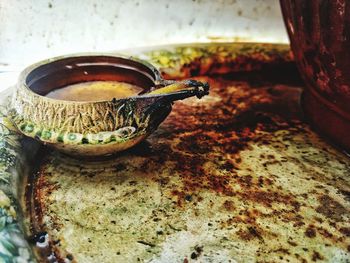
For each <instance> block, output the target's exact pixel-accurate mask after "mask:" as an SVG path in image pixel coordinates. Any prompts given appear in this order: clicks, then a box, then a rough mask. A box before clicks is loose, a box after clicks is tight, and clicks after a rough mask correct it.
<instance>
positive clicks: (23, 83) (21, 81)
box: [16, 52, 164, 105]
mask: <svg viewBox="0 0 350 263" xmlns="http://www.w3.org/2000/svg"><path fill="white" fill-rule="evenodd" d="M82 57H86V58H89V57H111V58H117V59H118V58H120V59H122V60H126V61H131V62H134V63H137V64H139V65H141V66H145V67H146V68H148V69H149V70H150V71H151V72H152V73H153V74H154V79H153V80H152V81H153V83H154V87H156V86H159V85H161V84H162V82H163V81H164V79H163V78H162V76H161V73H160V71H159V70H158V69H157V68H156V67H155V66H153V65H152V64H151V63H149V62H147V61H145V60H142V59H139V58H136V57H134V56H128V55H123V54H119V53H115V52H113V53H112V52H79V53H71V54H66V55H62V56H56V57H52V58H47V59H44V60H41V61H38V62H36V63H33V64H31V65H29V66H27V67H26V68H24V69H23V70H22V71H21V72H20V74H19V76H18V79H17V83H16V88H17V89H22V88H24V89H25V90H26V92H29V93H31V95H32V96H34V97H38V98H40V99H41V100H47V101H48V102H56V103H64V104H79V105H83V104H95V103H97V104H99V103H106V102H109V101H110V100H99V101H98V100H96V101H70V100H59V99H54V98H49V97H46V96H44V95H40V94H38V93H36V92H35V91H33V90H32V89H31V88H30V87H29V85H28V83H27V77H28V76H29V75H30V74H31V73H32V72H33V71H34V70H36V69H38V68H40V67H42V66H45V65H49V64H51V63H54V62H58V61H61V60H65V59H71V58H82ZM125 65H126V64H125ZM125 68H128V69H130V70H133V71H136V70H135V69H134V68H131V67H130V66H128V65H126V67H125ZM151 77H152V78H153V76H151ZM135 97H137V96H130V98H135ZM117 100H118V99H117Z"/></svg>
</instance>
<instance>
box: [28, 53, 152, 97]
mask: <svg viewBox="0 0 350 263" xmlns="http://www.w3.org/2000/svg"><path fill="white" fill-rule="evenodd" d="M157 78H158V76H157V73H156V71H155V70H153V69H152V68H151V67H150V66H146V65H145V64H143V63H140V62H137V61H134V60H130V59H126V58H121V57H113V56H89V55H88V56H79V57H67V58H62V59H58V60H55V61H52V62H49V63H46V64H42V65H39V66H36V67H34V68H33V69H30V70H29V72H28V73H27V74H26V76H24V80H23V81H24V84H25V86H27V87H28V88H29V89H31V90H32V91H33V92H35V93H36V94H38V95H41V96H45V95H47V94H48V93H49V92H51V91H53V90H57V89H60V88H63V87H65V86H68V85H72V84H77V83H83V82H90V81H118V82H125V83H129V84H132V85H135V86H138V87H140V88H142V90H143V91H142V92H141V93H143V92H146V91H147V90H149V89H150V88H151V87H154V85H155V81H156V80H157Z"/></svg>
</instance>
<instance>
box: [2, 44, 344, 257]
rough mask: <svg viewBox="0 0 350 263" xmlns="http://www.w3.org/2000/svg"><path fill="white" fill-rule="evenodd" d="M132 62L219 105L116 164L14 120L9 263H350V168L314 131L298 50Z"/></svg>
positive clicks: (180, 117) (203, 49) (205, 48)
mask: <svg viewBox="0 0 350 263" xmlns="http://www.w3.org/2000/svg"><path fill="white" fill-rule="evenodd" d="M126 53H128V52H126ZM129 54H131V53H130V51H129ZM132 54H133V55H134V56H137V57H140V58H143V59H147V60H148V61H150V62H152V63H153V64H155V65H156V66H157V67H158V68H160V69H161V71H162V72H163V74H164V75H166V76H167V77H169V78H184V77H186V78H188V77H193V78H196V79H198V80H202V81H208V82H209V83H210V84H211V91H210V95H209V96H207V97H205V98H203V99H202V100H195V99H188V100H185V101H181V102H177V103H176V104H174V107H173V111H172V113H171V114H170V116H169V117H168V118H167V119H166V121H165V122H164V123H163V124H162V125H161V126H160V127H159V128H158V130H157V131H156V132H155V133H154V134H153V135H151V136H150V137H149V138H148V139H147V141H145V142H143V143H141V144H139V145H138V146H136V147H134V148H133V149H131V150H129V151H126V152H123V153H121V154H118V155H116V156H114V157H111V158H109V159H107V160H96V159H85V160H84V159H74V158H71V157H68V156H65V155H63V154H60V153H58V152H56V151H54V150H51V149H49V148H46V147H43V146H40V145H39V144H38V143H36V142H35V141H32V140H29V139H25V138H22V137H21V136H20V135H18V134H17V133H16V132H15V131H14V130H13V128H12V126H11V124H10V123H9V122H8V120H7V119H6V107H3V108H2V111H1V112H2V115H1V125H0V141H1V145H2V148H1V152H0V178H1V183H0V184H1V191H0V207H1V209H0V213H1V214H0V221H1V222H0V223H1V224H0V253H1V254H0V258H3V259H4V260H3V261H4V262H12V261H11V260H13V261H15V260H18V261H19V260H22V261H28V260H34V258H36V259H37V260H38V261H43V262H45V261H55V260H56V261H59V262H313V261H320V262H349V258H350V198H349V193H350V176H349V174H350V159H349V157H348V156H347V155H346V153H344V152H342V151H341V150H339V149H337V148H335V147H333V146H332V145H331V144H330V143H329V142H328V141H327V140H325V139H324V138H321V137H320V136H319V135H317V134H316V133H315V132H314V131H313V130H312V129H311V128H310V127H309V126H308V125H307V124H306V123H305V121H304V117H303V114H302V111H301V109H300V105H299V99H300V95H301V92H302V87H303V84H302V81H301V80H300V77H299V75H298V73H297V70H296V68H295V65H294V63H293V62H292V58H291V56H290V53H289V48H288V47H287V46H283V45H271V44H270V45H265V44H235V43H226V44H201V45H187V46H186V45H182V46H175V47H174V46H173V47H162V48H158V49H153V50H149V49H148V50H143V51H137V52H135V51H134V52H133V53H132ZM8 93H10V90H9V91H8ZM5 97H6V96H5V95H4V96H2V100H3V103H2V104H3V105H5V104H6V101H7V100H6V99H5ZM0 261H1V260H0Z"/></svg>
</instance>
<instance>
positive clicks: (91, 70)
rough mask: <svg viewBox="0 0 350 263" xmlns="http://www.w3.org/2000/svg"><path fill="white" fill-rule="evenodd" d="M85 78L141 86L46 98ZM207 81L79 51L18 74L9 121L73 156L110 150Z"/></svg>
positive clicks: (150, 126)
mask: <svg viewBox="0 0 350 263" xmlns="http://www.w3.org/2000/svg"><path fill="white" fill-rule="evenodd" d="M89 81H118V82H124V83H129V84H132V85H136V86H138V87H140V88H142V91H141V92H140V93H139V94H137V95H135V96H132V97H127V98H123V99H115V98H113V99H111V100H108V101H69V100H61V99H52V98H49V97H46V96H45V95H47V94H48V93H49V92H51V91H53V90H57V89H60V88H62V87H66V86H67V85H71V84H76V83H82V82H89ZM208 90H209V86H208V84H203V83H201V82H198V81H194V80H185V81H179V82H176V81H169V80H164V79H162V78H161V75H160V73H159V72H158V71H157V70H156V69H155V68H154V67H153V66H152V65H150V64H148V63H146V62H144V61H140V60H137V59H133V58H126V57H121V56H113V55H107V54H88V55H86V54H85V55H84V54H78V55H71V56H66V57H58V58H53V59H50V60H46V61H42V62H39V63H37V64H34V65H32V66H30V67H28V68H26V69H25V70H24V71H23V72H22V73H21V75H20V77H19V81H18V83H17V86H16V88H15V92H14V95H13V99H12V102H11V105H10V108H11V110H10V116H11V120H12V122H13V123H14V125H15V126H16V127H17V129H18V130H19V131H20V132H21V133H23V134H24V135H26V136H29V137H32V138H35V139H37V140H39V141H41V142H43V143H45V144H48V145H52V146H54V147H55V148H57V149H59V150H62V151H64V152H66V153H69V154H72V155H81V156H98V155H109V154H112V153H115V152H118V151H122V150H125V149H128V148H130V147H132V146H134V145H135V144H137V143H139V142H140V141H142V140H143V139H145V138H146V137H147V136H148V135H150V134H151V133H152V132H153V131H154V130H155V129H156V128H157V127H158V125H159V124H160V123H161V122H162V121H163V120H164V119H165V118H166V117H167V116H168V114H169V113H170V111H171V105H172V102H174V101H176V100H181V99H185V98H188V97H191V96H197V97H198V98H201V97H202V96H204V95H206V94H208Z"/></svg>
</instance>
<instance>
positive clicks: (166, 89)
mask: <svg viewBox="0 0 350 263" xmlns="http://www.w3.org/2000/svg"><path fill="white" fill-rule="evenodd" d="M208 94H209V84H208V83H207V82H205V83H203V82H200V81H197V80H192V79H190V80H182V81H174V80H160V81H159V82H158V83H156V87H155V88H153V89H151V91H150V92H148V93H146V94H144V96H154V95H163V96H165V97H168V98H169V99H171V98H173V99H172V100H171V101H175V100H180V99H185V98H188V97H192V96H197V97H198V98H202V97H203V96H205V95H208Z"/></svg>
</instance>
